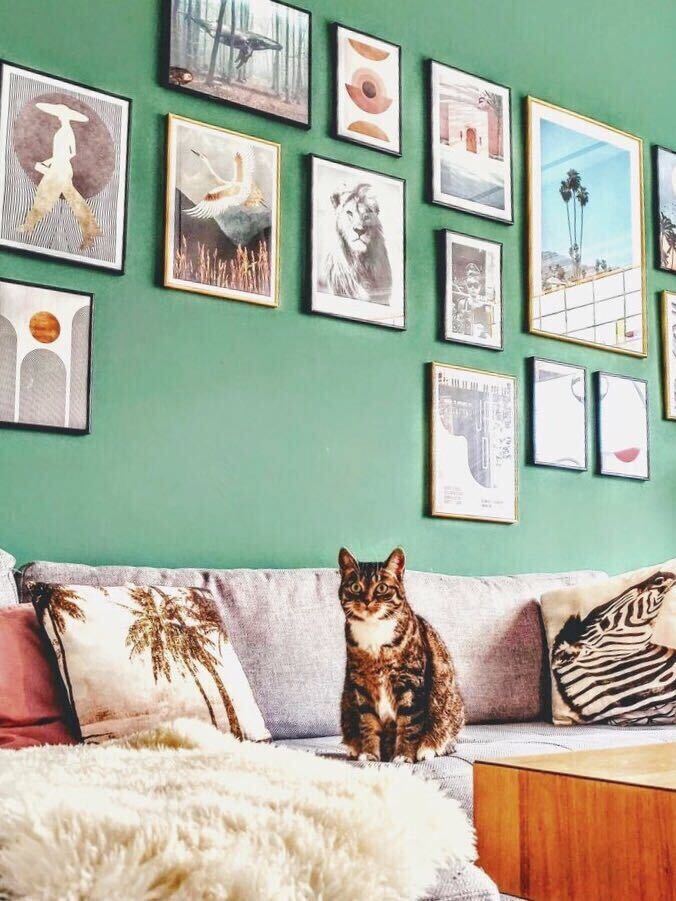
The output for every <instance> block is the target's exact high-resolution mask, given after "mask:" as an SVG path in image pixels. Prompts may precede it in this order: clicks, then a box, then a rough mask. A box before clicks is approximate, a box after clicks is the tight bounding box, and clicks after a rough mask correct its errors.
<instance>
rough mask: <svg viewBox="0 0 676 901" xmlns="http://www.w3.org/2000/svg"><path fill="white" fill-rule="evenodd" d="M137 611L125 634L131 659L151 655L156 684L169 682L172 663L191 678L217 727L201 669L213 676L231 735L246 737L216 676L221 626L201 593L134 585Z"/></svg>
mask: <svg viewBox="0 0 676 901" xmlns="http://www.w3.org/2000/svg"><path fill="white" fill-rule="evenodd" d="M129 593H130V596H131V597H132V599H133V600H134V601H135V604H136V607H130V608H127V609H129V610H130V612H131V613H132V616H133V617H134V621H133V623H132V625H131V626H130V628H129V631H128V633H127V639H126V644H127V647H129V648H130V649H131V650H130V658H131V657H134V656H139V655H141V654H143V653H144V652H146V651H149V652H150V659H151V663H152V668H153V678H154V680H155V682H157V681H158V680H159V678H160V677H162V678H164V679H166V680H167V682H171V670H172V667H171V662H172V661H173V663H174V664H175V665H176V666H177V667H178V669H179V671H180V672H182V673H185V672H186V671H187V673H189V675H190V676H191V677H192V679H193V681H194V683H195V686H196V687H197V690H198V691H199V693H200V695H201V697H202V700H203V701H204V704H205V706H206V708H207V711H208V713H209V719H210V720H211V722H212V723H213V725H214V726H215V725H216V715H215V713H214V709H213V705H212V704H211V701H210V700H209V696H208V695H207V693H206V691H205V690H204V686H203V685H202V682H201V680H200V677H199V672H198V665H201V666H202V668H203V669H205V670H206V671H207V673H208V674H209V675H210V676H211V678H212V680H213V682H214V684H215V685H216V688H217V689H218V694H219V696H220V699H221V702H222V703H223V707H224V709H225V712H226V715H227V717H228V723H229V725H230V731H231V732H232V734H233V735H234V736H235V738H239V739H241V738H242V730H241V727H240V724H239V720H238V718H237V714H236V712H235V708H234V707H233V704H232V701H231V700H230V696H229V695H228V692H227V689H226V687H225V685H224V684H223V680H222V679H221V677H220V674H219V672H218V665H219V657H217V656H216V654H215V653H214V652H215V651H218V652H220V646H221V645H220V642H221V639H222V637H223V625H222V623H221V622H220V620H219V618H218V614H217V612H216V610H215V608H214V605H213V602H212V601H211V600H210V599H209V598H207V597H206V596H205V595H204V593H203V592H202V591H201V590H200V589H197V588H189V589H184V593H183V595H182V596H181V597H180V598H178V597H175V596H172V595H171V594H169V593H167V592H166V591H163V590H162V589H161V588H158V587H157V586H155V587H148V588H146V587H140V586H136V587H134V588H132V589H130V592H129ZM124 606H126V605H124Z"/></svg>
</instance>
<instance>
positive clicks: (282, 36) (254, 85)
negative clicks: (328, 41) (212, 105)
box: [163, 0, 312, 128]
mask: <svg viewBox="0 0 676 901" xmlns="http://www.w3.org/2000/svg"><path fill="white" fill-rule="evenodd" d="M164 16H165V33H166V35H167V49H166V53H165V58H164V60H163V65H164V81H165V85H166V86H167V87H170V88H175V89H176V90H179V91H184V92H185V91H187V92H189V93H191V94H197V95H199V96H201V97H204V98H206V99H208V100H215V101H219V102H221V103H228V104H231V105H232V106H238V107H240V108H242V109H246V110H249V112H253V113H260V114H261V115H263V116H267V117H268V118H271V119H278V120H279V121H281V122H284V123H286V124H287V125H297V126H299V127H300V128H309V127H310V123H311V117H312V107H311V98H312V14H311V13H310V12H308V10H306V9H300V8H299V7H297V6H293V4H291V3H281V2H278V0H165V2H164Z"/></svg>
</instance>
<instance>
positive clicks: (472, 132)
mask: <svg viewBox="0 0 676 901" xmlns="http://www.w3.org/2000/svg"><path fill="white" fill-rule="evenodd" d="M465 149H466V150H467V152H468V153H476V149H477V148H476V128H468V129H467V134H466V135H465Z"/></svg>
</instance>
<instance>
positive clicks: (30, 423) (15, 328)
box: [0, 279, 94, 435]
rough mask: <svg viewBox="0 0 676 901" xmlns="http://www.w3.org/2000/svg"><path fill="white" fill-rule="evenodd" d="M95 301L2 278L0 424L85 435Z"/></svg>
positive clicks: (87, 419) (73, 293) (0, 302)
mask: <svg viewBox="0 0 676 901" xmlns="http://www.w3.org/2000/svg"><path fill="white" fill-rule="evenodd" d="M93 304H94V300H93V297H92V295H91V294H86V293H82V292H80V291H65V290H63V289H62V288H50V287H47V286H46V285H34V284H31V283H29V282H18V281H13V280H10V279H0V426H5V427H11V428H23V429H41V430H44V431H51V432H69V433H71V434H74V435H85V434H88V432H89V396H90V383H91V343H92V315H93Z"/></svg>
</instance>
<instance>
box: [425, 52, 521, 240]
mask: <svg viewBox="0 0 676 901" xmlns="http://www.w3.org/2000/svg"><path fill="white" fill-rule="evenodd" d="M429 78H430V107H431V109H430V122H431V126H432V133H431V142H432V146H431V158H432V191H431V199H432V202H433V203H438V204H441V205H442V206H448V207H452V208H453V209H456V210H462V211H464V212H465V213H473V214H474V215H475V216H483V217H485V218H487V219H497V220H498V221H499V222H506V223H508V224H510V225H511V224H512V223H513V222H514V214H513V212H512V207H513V196H512V195H513V191H512V99H511V98H512V92H511V90H510V89H509V88H507V87H505V86H504V85H501V84H497V83H496V82H493V81H488V80H487V79H485V78H480V77H479V76H478V75H471V74H470V73H469V72H463V71H462V69H456V68H454V67H453V66H445V65H443V63H438V62H435V61H434V60H430V64H429Z"/></svg>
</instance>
